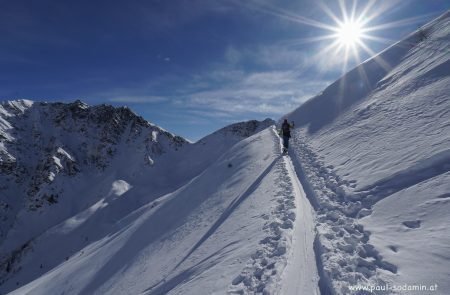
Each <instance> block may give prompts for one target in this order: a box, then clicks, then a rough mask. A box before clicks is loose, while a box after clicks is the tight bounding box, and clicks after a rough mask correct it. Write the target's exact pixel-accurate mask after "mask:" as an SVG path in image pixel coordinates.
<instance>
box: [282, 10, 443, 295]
mask: <svg viewBox="0 0 450 295" xmlns="http://www.w3.org/2000/svg"><path fill="white" fill-rule="evenodd" d="M449 48H450V13H449V12H447V13H446V14H444V15H442V16H441V17H440V18H438V19H436V20H435V21H433V22H431V23H430V24H428V25H426V26H424V27H422V28H421V29H420V30H419V31H418V32H416V33H414V34H412V35H410V36H409V37H407V38H406V39H405V40H403V41H400V42H399V43H397V44H395V45H394V46H392V47H390V48H388V49H386V50H385V51H384V52H382V53H380V54H379V55H377V56H376V57H374V58H372V59H370V60H368V61H366V62H364V63H363V64H361V65H360V66H358V67H357V68H355V69H354V70H352V71H350V72H349V73H348V74H346V75H345V76H344V77H343V78H341V79H340V80H338V81H336V82H335V83H334V84H332V85H331V86H329V87H328V88H327V89H325V91H324V92H323V93H321V94H320V95H318V96H317V97H314V98H312V99H311V100H310V101H308V102H307V103H305V104H304V105H302V106H301V107H299V108H298V109H297V110H295V111H294V112H292V113H291V114H289V115H287V117H288V118H289V120H294V121H295V123H296V125H297V126H300V127H301V128H298V129H296V130H295V132H294V136H293V140H294V143H293V145H292V146H293V153H292V154H291V155H292V157H293V161H294V163H295V165H296V169H297V173H298V174H299V176H300V178H301V180H302V182H303V185H304V187H305V190H306V193H307V195H308V197H309V198H310V200H311V202H312V203H313V204H314V207H315V209H316V212H317V215H318V216H317V230H318V239H317V243H316V254H317V255H318V256H319V257H320V259H319V266H320V267H319V272H321V281H320V286H321V291H322V294H324V293H336V294H352V293H356V291H351V290H350V289H349V288H352V287H355V286H356V287H357V286H358V285H359V286H378V287H380V286H384V285H385V284H389V285H390V286H391V287H392V286H398V285H403V286H405V285H404V284H408V285H409V287H411V286H412V285H420V284H422V285H426V286H427V287H429V286H434V284H437V286H438V289H437V291H435V292H432V291H433V290H428V291H426V290H425V291H422V292H414V293H408V292H406V293H403V294H448V290H450V280H449V278H450V226H449V225H450V199H449V196H450V172H449V171H450V148H449V147H450V96H449V93H450V51H449ZM322 267H323V271H322ZM407 287H408V286H407ZM410 292H411V291H410ZM385 293H387V294H392V293H395V292H394V291H393V290H389V291H387V292H385ZM400 293H401V292H400Z"/></svg>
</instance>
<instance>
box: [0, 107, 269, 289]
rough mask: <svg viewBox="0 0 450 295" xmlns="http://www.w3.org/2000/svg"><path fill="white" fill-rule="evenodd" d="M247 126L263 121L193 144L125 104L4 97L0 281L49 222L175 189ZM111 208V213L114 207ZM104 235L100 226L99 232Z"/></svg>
mask: <svg viewBox="0 0 450 295" xmlns="http://www.w3.org/2000/svg"><path fill="white" fill-rule="evenodd" d="M248 125H252V126H253V125H255V126H260V125H261V124H259V123H255V122H252V123H249V124H246V123H244V124H241V125H240V126H241V127H242V130H239V128H234V129H233V130H234V131H235V132H234V134H225V133H223V134H221V135H220V138H221V140H220V144H219V141H218V140H217V138H216V137H215V136H212V137H208V138H205V139H203V140H202V143H201V144H200V143H197V144H191V143H189V142H188V141H186V140H185V139H183V138H182V137H179V136H176V135H173V134H172V133H170V132H167V131H165V130H163V129H162V128H160V127H158V126H156V125H154V124H151V123H149V122H147V121H146V120H144V119H143V118H142V117H140V116H138V115H136V114H134V113H133V112H132V111H131V110H130V109H129V108H127V107H118V108H116V107H112V106H109V105H97V106H88V105H87V104H85V103H83V102H81V101H75V102H73V103H58V102H56V103H44V102H31V101H28V100H17V101H8V102H3V103H1V104H0V211H1V214H2V217H3V218H2V220H1V221H0V265H1V268H2V270H1V272H2V275H1V281H2V282H4V281H8V280H9V279H11V277H12V276H13V274H14V272H16V271H18V270H19V269H20V264H21V262H20V261H21V260H22V258H20V257H22V256H23V255H26V253H28V250H27V249H30V247H29V246H30V245H31V244H32V241H34V240H35V239H36V238H38V237H39V236H40V235H42V234H43V233H45V232H46V231H47V230H48V229H50V228H52V227H53V226H56V225H57V224H59V223H61V222H64V220H70V219H71V218H72V217H73V216H75V215H77V214H78V213H80V212H85V210H90V209H89V208H102V206H103V205H102V204H107V203H108V202H110V201H112V200H113V199H115V198H116V197H119V196H120V198H119V199H121V198H122V197H123V196H126V195H127V194H128V193H127V192H128V191H129V190H132V191H135V192H136V191H141V192H142V193H141V194H138V195H139V196H140V197H139V198H133V199H128V201H127V206H124V207H123V209H122V212H121V213H120V214H119V215H118V216H117V217H119V216H124V215H126V214H128V213H130V212H132V211H133V210H135V209H137V208H139V207H140V206H142V205H143V204H146V203H147V202H149V201H152V200H154V199H155V198H157V197H160V196H161V195H163V194H166V193H169V192H172V191H173V190H175V189H177V188H179V187H181V186H182V185H184V184H186V183H187V182H189V181H190V180H191V179H192V178H193V177H195V176H197V175H198V174H200V173H201V172H202V171H203V170H204V169H206V168H207V167H208V166H209V165H210V164H211V163H212V162H213V161H215V160H216V159H217V158H218V157H219V156H221V155H222V154H223V153H224V152H225V151H226V150H227V149H229V148H230V147H231V146H233V145H234V144H235V143H237V142H238V141H240V140H242V139H244V138H245V137H248V136H250V135H252V134H254V133H255V132H257V131H259V130H261V128H259V129H258V128H256V127H255V128H253V129H252V130H249V128H248V127H246V126H248ZM261 126H262V125H261ZM264 126H268V125H267V124H266V125H264ZM250 129H251V128H250ZM205 152H207V154H208V156H207V157H205V156H204V155H205ZM144 192H145V193H144ZM109 196H116V197H109ZM105 200H109V201H108V202H106V203H105ZM123 200H127V199H126V198H125V199H123ZM96 212H99V211H98V210H97V209H95V210H93V211H90V213H84V215H83V216H94V215H96V214H98V213H96ZM108 215H109V217H108V218H113V216H114V213H111V212H110V213H108ZM75 223H77V222H75ZM102 234H105V232H104V231H100V232H98V233H97V238H99V237H101V236H102ZM69 250H70V247H69V248H67V249H65V250H63V252H62V253H66V252H64V251H69ZM66 254H67V253H66ZM66 254H62V255H66Z"/></svg>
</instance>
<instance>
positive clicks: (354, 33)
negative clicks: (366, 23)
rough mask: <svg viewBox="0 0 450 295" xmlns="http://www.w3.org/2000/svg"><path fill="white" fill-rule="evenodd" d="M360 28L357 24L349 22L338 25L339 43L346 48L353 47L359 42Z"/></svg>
mask: <svg viewBox="0 0 450 295" xmlns="http://www.w3.org/2000/svg"><path fill="white" fill-rule="evenodd" d="M361 36H362V26H361V24H360V23H358V22H354V21H349V22H346V23H343V24H341V25H340V27H339V28H338V30H337V38H338V40H339V42H340V43H341V44H342V45H344V46H347V47H354V46H355V45H356V44H358V43H360V42H361Z"/></svg>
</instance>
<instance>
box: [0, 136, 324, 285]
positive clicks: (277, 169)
mask: <svg viewBox="0 0 450 295" xmlns="http://www.w3.org/2000/svg"><path fill="white" fill-rule="evenodd" d="M279 150H280V149H279V140H278V138H277V136H276V134H275V132H274V131H273V130H272V128H268V129H265V130H263V131H262V132H259V133H257V134H255V135H253V136H251V137H249V138H247V139H244V140H242V141H240V142H239V143H238V144H236V145H234V146H233V147H232V148H231V149H230V150H229V151H227V152H226V153H225V154H223V155H222V156H221V157H220V158H219V159H218V160H217V161H215V162H214V163H213V164H212V165H211V166H210V167H208V168H207V169H206V170H205V171H204V172H202V173H201V174H200V175H198V176H197V177H195V178H194V179H193V180H191V181H190V182H189V183H187V184H186V185H184V186H183V187H181V188H180V189H178V190H176V191H175V192H172V193H169V194H167V195H165V196H162V197H160V198H158V199H156V200H154V201H151V202H148V203H147V204H145V205H144V206H142V207H141V208H139V209H137V210H135V211H133V212H131V213H130V214H128V215H126V216H122V217H119V218H117V217H118V216H121V215H120V214H118V211H120V210H122V209H121V208H122V207H123V206H127V205H126V204H127V203H126V199H130V198H140V197H142V198H144V199H146V197H145V192H142V191H140V192H138V193H135V194H134V195H133V194H132V193H131V192H132V189H133V188H131V187H130V186H129V185H128V184H126V183H125V182H124V181H120V182H116V183H115V185H114V186H113V189H112V191H114V195H120V196H118V197H117V198H112V199H111V198H105V199H102V200H101V201H99V203H97V204H94V205H93V206H92V207H90V208H88V209H87V210H86V211H84V212H81V213H80V214H78V215H76V216H74V217H72V218H70V219H68V220H66V221H64V222H62V223H61V224H58V225H57V226H55V227H53V228H52V229H50V230H49V231H47V232H46V233H44V234H43V235H41V236H40V237H38V238H37V239H35V240H33V242H32V243H31V245H30V247H31V248H32V250H31V251H32V252H33V255H29V256H27V255H25V256H24V257H23V258H22V263H21V265H22V267H23V270H22V271H20V273H19V274H20V275H17V276H16V277H15V278H14V279H15V280H21V279H22V280H25V281H27V280H29V279H30V278H31V277H33V276H35V274H34V273H35V272H36V271H37V270H38V269H39V267H40V266H39V264H40V263H43V264H44V263H46V264H50V265H51V267H49V266H47V265H43V266H42V267H44V268H47V269H48V272H47V273H45V274H43V275H42V276H41V277H39V278H37V279H36V280H34V281H32V282H31V283H29V284H27V285H25V286H24V287H22V288H20V289H17V290H16V291H14V292H13V293H12V294H53V293H54V292H55V290H57V292H58V293H64V294H166V293H170V294H214V293H224V292H227V290H228V292H230V293H255V292H263V291H265V292H270V293H274V292H275V291H277V290H278V289H279V288H280V287H279V285H278V284H279V283H280V275H281V274H282V270H283V269H284V267H285V266H286V259H287V258H286V257H287V256H286V255H287V254H288V253H289V251H291V250H292V248H290V245H291V243H292V237H291V236H292V228H293V224H294V221H295V219H296V206H295V197H296V196H295V193H294V190H293V188H292V182H291V180H290V177H289V174H288V173H287V169H288V166H287V164H286V162H285V159H284V158H283V157H282V156H281V155H280V152H279ZM141 194H142V195H141ZM298 197H299V196H298ZM93 212H99V214H96V215H92V213H93ZM94 225H95V226H94ZM99 230H102V231H105V232H107V235H104V236H102V237H100V238H97V239H95V240H93V241H84V240H83V237H88V236H89V237H92V235H94V236H97V234H96V232H98V231H99ZM80 243H81V245H82V246H81V247H80ZM83 243H84V245H83ZM75 245H76V246H75ZM61 249H72V251H70V255H69V254H67V252H65V254H63V253H62V251H61ZM61 255H68V256H67V257H66V259H65V261H64V260H63V262H60V261H61V258H62V257H61ZM37 257H38V258H37ZM55 262H56V263H55ZM5 286H8V287H9V288H11V287H10V286H11V285H10V284H8V282H7V283H6V285H5ZM316 286H317V284H316ZM4 288H5V287H4ZM5 289H6V288H5ZM6 290H7V289H6Z"/></svg>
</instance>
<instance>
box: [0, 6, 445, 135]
mask: <svg viewBox="0 0 450 295" xmlns="http://www.w3.org/2000/svg"><path fill="white" fill-rule="evenodd" d="M343 7H344V8H343ZM353 7H354V11H355V15H356V16H358V15H359V14H361V13H362V12H363V11H364V10H366V17H365V18H367V19H368V18H369V17H370V21H369V22H367V24H366V25H365V27H372V28H375V29H376V30H373V31H371V32H370V35H371V36H373V37H376V40H374V39H373V38H372V39H370V40H369V39H367V40H364V44H366V46H367V48H368V49H369V50H370V52H367V51H366V50H363V49H362V48H359V49H358V54H359V59H358V58H356V57H355V56H353V55H350V56H349V58H347V59H345V58H344V53H343V52H342V50H341V51H328V52H326V53H323V52H322V50H323V49H325V48H327V46H329V45H330V44H331V43H333V41H334V40H333V38H331V39H330V38H329V39H323V40H319V41H317V40H315V39H316V38H317V37H320V36H325V35H329V34H330V31H329V30H327V29H326V28H324V27H325V26H332V27H336V26H337V24H336V23H335V21H334V20H333V18H332V16H331V15H330V12H331V14H332V15H335V16H336V17H337V18H338V19H343V13H342V11H346V12H350V11H351V10H352V8H353ZM449 8H450V3H449V1H448V0H442V1H441V0H430V1H422V0H402V1H396V0H389V1H388V0H385V1H384V0H383V1H362V0H359V1H356V2H354V1H349V0H347V1H325V0H323V1H301V0H297V1H283V0H281V1H273V0H264V1H263V0H247V1H237V0H167V1H163V0H161V1H158V0H147V1H117V0H109V1H106V0H105V1H104V0H90V1H86V0H79V1H65V0H59V1H57V0H54V1H48V0H40V1H24V0H10V1H7V0H6V1H3V0H2V1H0V40H1V43H0V99H1V100H6V99H17V98H27V99H32V100H36V101H41V100H42V101H65V102H69V101H73V100H75V99H81V100H83V101H85V102H86V103H88V104H91V105H93V104H100V103H108V104H113V105H117V106H121V105H127V106H129V107H130V108H131V109H132V110H133V111H134V112H136V113H137V114H139V115H141V116H143V117H144V118H145V119H147V120H148V121H150V122H153V123H156V124H158V125H160V126H162V127H163V128H165V129H167V130H169V131H171V132H174V133H177V134H179V135H182V136H184V137H186V138H189V139H191V140H197V139H199V138H200V137H202V136H204V135H206V134H208V133H210V132H212V131H214V130H217V129H218V128H220V127H223V126H225V125H228V124H230V123H232V122H236V121H241V120H247V119H264V118H266V117H271V118H274V119H278V118H280V117H281V116H282V115H283V114H285V113H287V112H289V111H291V110H293V109H294V108H296V107H297V106H299V105H300V104H301V103H302V102H303V101H305V100H306V99H308V98H310V97H312V96H314V95H315V94H317V93H319V92H320V91H322V90H323V89H324V88H325V87H326V86H327V85H328V84H330V83H331V82H333V81H334V80H336V79H337V78H339V77H340V76H341V75H342V72H343V69H344V67H347V69H348V68H351V67H353V66H355V65H356V64H358V63H359V61H362V60H365V59H367V58H368V57H370V55H371V52H372V53H374V52H379V51H380V50H382V49H384V48H386V47H387V46H389V45H390V44H392V43H394V41H397V40H399V39H401V38H403V37H405V36H406V35H407V34H409V33H410V32H412V31H414V30H416V29H417V28H418V27H419V26H420V25H422V24H425V23H426V22H428V21H430V20H432V19H433V18H435V17H437V16H438V15H440V14H442V13H443V12H445V10H447V9H449ZM327 12H328V13H327ZM358 60H359V61H358Z"/></svg>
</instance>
